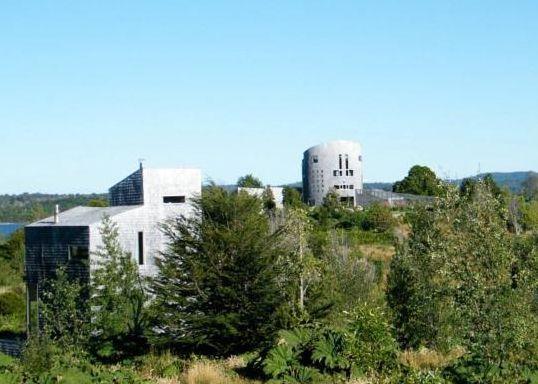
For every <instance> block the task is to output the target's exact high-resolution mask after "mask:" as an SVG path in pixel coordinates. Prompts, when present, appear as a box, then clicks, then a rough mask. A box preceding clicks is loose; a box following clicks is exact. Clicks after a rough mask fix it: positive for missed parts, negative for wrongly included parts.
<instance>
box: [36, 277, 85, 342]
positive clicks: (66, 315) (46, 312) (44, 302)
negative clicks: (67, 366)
mask: <svg viewBox="0 0 538 384" xmlns="http://www.w3.org/2000/svg"><path fill="white" fill-rule="evenodd" d="M87 298H88V292H87V290H85V288H84V286H83V285H81V284H80V283H79V282H78V281H76V280H71V279H70V278H69V276H68V275H67V272H66V271H65V270H64V269H63V268H59V269H57V270H56V274H55V276H53V277H50V278H48V279H47V280H46V281H45V284H44V287H43V291H42V294H41V297H40V300H41V305H40V319H41V325H42V330H43V332H44V334H45V335H46V337H47V338H49V339H50V340H52V341H54V342H55V343H56V344H57V345H58V346H59V347H61V348H75V349H78V348H81V347H84V346H85V344H86V342H87V338H88V327H87V325H88V318H89V307H88V305H87Z"/></svg>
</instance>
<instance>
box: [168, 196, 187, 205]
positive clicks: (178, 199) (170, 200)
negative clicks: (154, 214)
mask: <svg viewBox="0 0 538 384" xmlns="http://www.w3.org/2000/svg"><path fill="white" fill-rule="evenodd" d="M184 202H185V196H163V203H165V204H179V203H184Z"/></svg>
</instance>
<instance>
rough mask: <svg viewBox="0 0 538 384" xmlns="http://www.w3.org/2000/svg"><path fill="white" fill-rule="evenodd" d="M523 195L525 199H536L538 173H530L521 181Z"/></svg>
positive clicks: (537, 198) (537, 195) (537, 196)
mask: <svg viewBox="0 0 538 384" xmlns="http://www.w3.org/2000/svg"><path fill="white" fill-rule="evenodd" d="M523 195H524V196H525V198H526V199H527V200H538V174H537V173H534V172H532V173H530V174H529V176H528V177H527V179H526V180H525V181H524V182H523Z"/></svg>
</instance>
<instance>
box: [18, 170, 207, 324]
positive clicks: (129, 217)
mask: <svg viewBox="0 0 538 384" xmlns="http://www.w3.org/2000/svg"><path fill="white" fill-rule="evenodd" d="M201 185H202V180H201V172H200V170H199V169H146V168H142V167H141V168H140V169H139V170H137V171H136V172H134V173H132V174H131V175H129V176H128V177H126V178H125V179H123V180H122V181H120V182H119V183H117V184H116V185H114V186H113V187H111V188H110V190H109V203H110V206H109V207H75V208H73V209H70V210H67V211H65V212H61V213H60V212H56V213H55V215H54V216H51V217H48V218H46V219H43V220H40V221H37V222H35V223H32V224H30V225H28V226H26V227H25V236H26V237H25V242H26V244H25V246H26V256H25V268H26V279H27V288H28V289H27V292H28V298H27V299H28V300H27V301H28V305H27V319H28V320H27V321H28V326H29V328H32V327H35V326H37V316H38V312H39V310H38V309H36V306H37V305H38V304H37V303H38V297H39V295H40V289H41V288H42V285H43V282H44V280H45V279H46V278H48V277H50V276H52V275H53V274H54V272H55V271H56V269H57V268H59V267H60V266H62V267H64V268H66V270H67V273H68V274H69V275H70V276H74V277H78V278H79V279H81V280H82V281H83V282H88V281H89V279H90V275H91V271H92V268H93V266H95V263H94V262H93V261H95V260H94V258H95V256H94V252H95V251H97V249H98V248H99V246H101V245H102V240H101V234H100V229H101V224H102V220H103V218H104V217H105V216H108V217H110V218H111V219H112V221H114V222H115V223H116V224H117V225H118V237H119V242H120V244H121V246H122V248H123V249H124V250H125V251H127V252H129V253H130V254H131V256H132V258H133V260H135V261H136V262H137V264H138V266H139V271H140V273H141V274H142V275H146V276H148V275H153V274H155V272H156V266H155V258H156V257H158V255H159V252H161V251H162V250H164V248H165V246H166V238H165V236H164V234H163V233H162V232H161V230H160V225H161V224H162V223H163V222H165V221H166V220H167V219H169V218H171V217H177V216H179V215H190V214H192V206H191V205H190V204H189V201H190V200H191V199H192V198H193V197H194V196H197V195H199V194H200V193H201ZM31 309H32V310H31Z"/></svg>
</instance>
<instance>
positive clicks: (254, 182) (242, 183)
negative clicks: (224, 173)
mask: <svg viewBox="0 0 538 384" xmlns="http://www.w3.org/2000/svg"><path fill="white" fill-rule="evenodd" d="M237 186H238V187H241V188H263V183H262V181H261V180H260V179H258V178H257V177H255V176H254V175H252V174H251V173H249V174H248V175H245V176H241V177H240V178H239V179H237Z"/></svg>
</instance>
